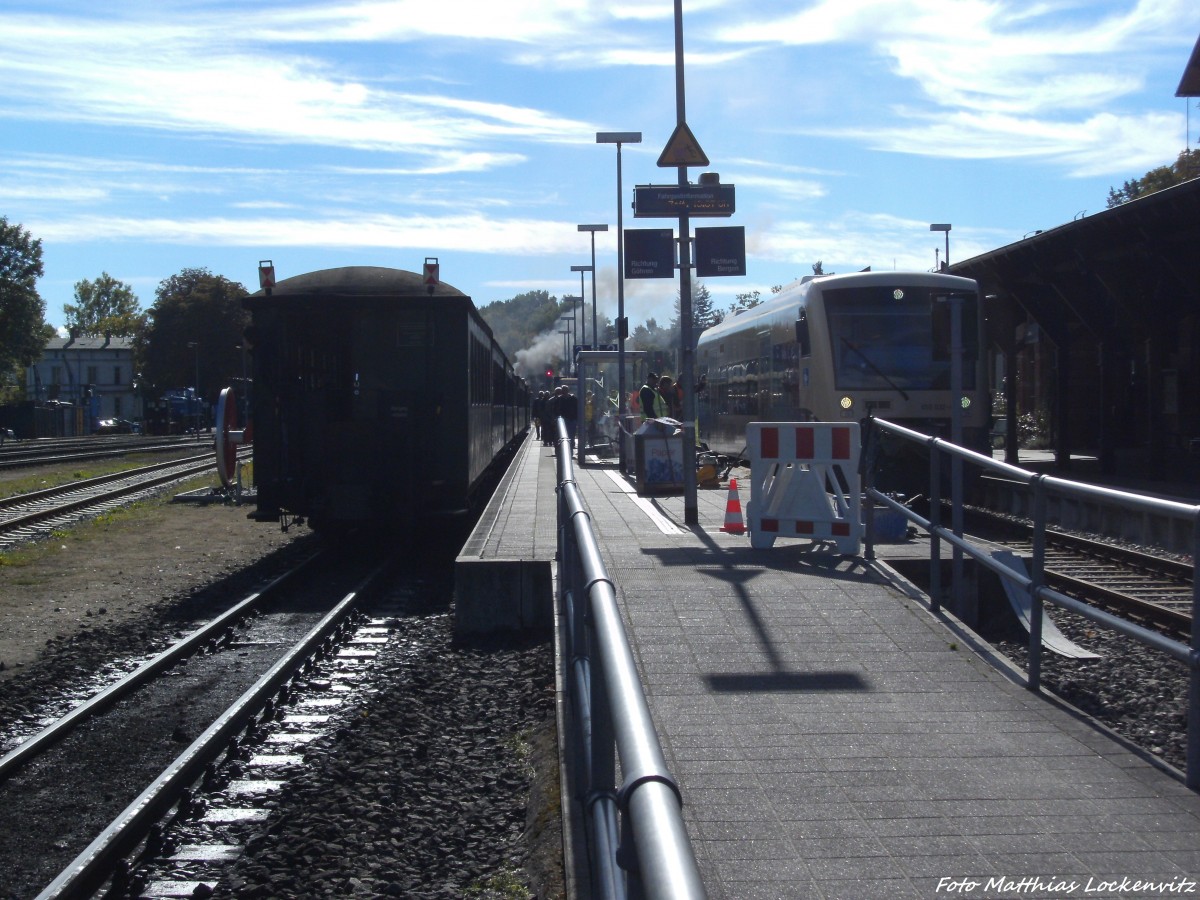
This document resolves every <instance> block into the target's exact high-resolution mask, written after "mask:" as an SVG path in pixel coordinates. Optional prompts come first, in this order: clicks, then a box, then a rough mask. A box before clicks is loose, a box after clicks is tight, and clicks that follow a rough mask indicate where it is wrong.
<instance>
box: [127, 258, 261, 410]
mask: <svg viewBox="0 0 1200 900" xmlns="http://www.w3.org/2000/svg"><path fill="white" fill-rule="evenodd" d="M154 296H155V300H154V305H153V306H151V307H150V309H149V310H147V312H146V319H145V321H146V324H145V327H144V328H143V329H142V330H141V331H140V333H139V334H138V335H137V336H136V337H135V338H134V348H135V354H136V357H137V360H138V364H139V365H140V366H141V373H142V378H143V380H144V381H146V382H148V383H149V384H151V385H153V389H154V390H155V391H156V392H161V391H164V390H167V389H169V388H180V387H188V386H195V387H196V389H197V391H198V392H199V394H200V396H201V398H203V399H204V400H206V401H208V402H209V403H213V402H215V401H216V399H217V397H218V395H219V394H220V391H221V388H223V387H226V386H228V385H229V383H230V381H231V380H232V379H233V378H235V377H239V376H240V375H241V373H242V361H243V357H242V349H241V345H242V340H243V337H242V332H243V330H244V329H245V327H246V326H247V325H248V324H249V323H250V317H249V314H248V313H247V311H246V310H245V309H244V308H243V307H242V298H244V297H246V296H247V291H246V289H245V288H244V287H243V286H242V285H241V284H239V283H238V282H236V281H230V280H229V279H228V278H225V277H223V276H221V275H213V274H212V273H211V272H209V271H208V269H184V270H183V271H181V272H180V273H179V274H178V275H172V276H171V277H170V278H166V279H163V280H162V281H161V282H159V285H158V288H157V289H156V290H155V292H154ZM197 374H198V376H199V377H197ZM197 381H199V383H198V384H197V383H196V382H197Z"/></svg>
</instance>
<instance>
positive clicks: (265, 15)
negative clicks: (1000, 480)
mask: <svg viewBox="0 0 1200 900" xmlns="http://www.w3.org/2000/svg"><path fill="white" fill-rule="evenodd" d="M683 7H684V44H685V50H686V67H685V71H686V97H687V122H688V125H689V126H690V128H691V130H692V132H693V133H694V135H695V136H696V138H697V140H698V142H699V143H700V145H701V146H702V147H703V149H704V151H705V152H706V154H707V155H708V157H709V160H710V162H711V165H710V166H709V167H708V168H709V169H710V170H712V171H716V172H719V173H720V177H721V180H722V181H723V182H725V183H727V184H728V183H732V184H734V185H735V187H736V192H737V213H736V215H735V216H734V217H732V218H731V219H729V220H721V221H713V220H709V221H707V222H699V223H698V224H701V225H704V224H721V225H744V226H745V228H746V240H747V257H748V258H747V265H748V274H747V276H746V277H744V278H740V277H739V278H712V279H708V280H706V281H705V284H706V285H707V286H708V288H709V290H710V291H711V292H712V294H713V296H714V299H715V301H716V303H717V304H718V305H719V306H722V307H724V306H727V305H729V304H730V303H732V302H733V298H734V295H735V294H737V293H739V292H742V291H748V290H754V289H758V290H761V291H763V292H764V293H766V292H767V291H769V289H770V286H771V285H773V284H780V283H787V282H789V281H791V280H792V279H794V278H798V277H800V276H802V275H805V274H809V273H810V272H811V271H812V264H813V263H814V262H816V261H817V260H821V261H822V262H823V264H824V268H825V270H826V271H850V270H855V269H860V268H862V267H864V266H868V265H870V266H873V267H875V268H877V269H880V268H886V269H890V268H898V269H929V268H931V267H932V266H933V265H934V258H935V254H934V251H935V248H941V247H942V246H943V236H942V235H940V234H933V233H930V231H929V224H930V223H932V222H949V223H951V224H952V226H953V230H952V231H951V233H950V253H951V257H952V260H958V259H963V258H966V257H969V256H972V255H975V254H978V253H981V252H985V251H987V250H990V249H993V248H995V247H998V246H1002V245H1005V244H1008V243H1011V242H1014V241H1018V240H1020V239H1021V238H1022V237H1023V236H1024V235H1025V234H1027V233H1029V232H1031V231H1034V230H1036V229H1044V228H1050V227H1053V226H1056V225H1060V224H1062V223H1064V222H1068V221H1070V220H1072V219H1073V218H1075V217H1077V216H1078V215H1080V214H1085V213H1087V214H1090V213H1095V212H1098V211H1100V210H1102V209H1103V208H1104V205H1105V200H1106V198H1107V194H1108V189H1109V188H1110V187H1112V186H1119V185H1120V184H1121V183H1122V182H1123V181H1125V180H1126V179H1129V178H1135V177H1138V176H1140V175H1142V174H1143V173H1145V172H1146V171H1147V170H1148V169H1150V168H1153V167H1154V166H1158V165H1162V164H1165V163H1169V162H1171V161H1173V160H1174V159H1175V157H1176V156H1177V155H1178V154H1179V152H1180V151H1181V150H1183V149H1184V148H1185V147H1186V146H1196V144H1197V142H1198V141H1197V135H1198V132H1200V110H1197V109H1196V108H1193V109H1192V113H1191V117H1190V130H1191V134H1190V135H1189V134H1188V131H1189V117H1188V115H1187V107H1186V105H1185V101H1184V100H1181V99H1178V98H1176V97H1175V96H1174V93H1175V89H1176V87H1177V85H1178V83H1179V79H1180V76H1181V75H1182V72H1183V68H1184V65H1185V64H1186V62H1187V59H1188V56H1189V54H1190V52H1191V49H1192V47H1193V45H1194V44H1195V42H1196V38H1197V35H1198V34H1200V4H1197V3H1196V2H1195V0H1142V2H1137V0H1079V2H1060V0H1041V2H1025V0H990V2H985V0H817V2H799V0H792V2H783V0H755V2H753V3H749V2H745V0H742V2H734V0H694V2H685V3H684V5H683ZM673 13H674V10H673V5H672V3H671V2H670V0H604V2H599V0H503V2H494V0H486V2H484V0H394V2H382V0H380V2H374V0H355V2H339V0H326V2H321V3H307V2H304V0H288V2H271V0H259V2H250V3H245V2H238V3H233V2H224V0H116V2H113V3H107V4H98V3H94V2H93V0H4V3H3V4H2V5H0V215H5V216H7V217H8V219H9V221H10V222H14V223H19V224H21V225H23V226H24V227H25V228H26V229H28V230H29V231H30V232H31V233H32V234H33V235H34V236H35V237H39V238H41V239H42V241H43V250H44V260H45V269H46V273H45V277H44V278H43V279H42V280H41V281H40V282H39V285H38V287H39V291H40V293H41V295H42V297H43V298H44V299H45V301H46V304H47V315H48V318H49V320H50V321H51V323H52V324H56V325H59V324H61V322H62V317H63V316H62V307H63V305H64V304H65V303H70V302H72V300H73V287H74V284H75V283H76V282H77V281H79V280H80V279H84V278H95V277H97V276H98V275H100V273H101V272H108V273H109V274H110V275H112V276H113V277H115V278H118V279H121V280H123V281H126V282H128V283H129V284H131V285H132V286H133V288H134V290H135V292H136V293H137V295H138V297H139V299H140V301H141V304H142V306H143V308H145V307H148V306H149V305H150V304H151V303H152V302H153V299H154V289H155V287H156V286H157V285H158V283H159V282H160V281H161V280H162V279H164V278H166V277H169V276H170V275H172V274H174V273H176V272H178V271H179V270H181V269H183V268H186V267H205V268H208V269H210V270H212V271H213V272H215V273H217V274H220V275H224V276H226V277H228V278H231V279H234V280H237V281H241V282H242V283H243V284H245V285H246V286H247V287H248V288H250V289H251V290H254V289H256V288H257V264H258V261H259V260H260V259H271V260H273V261H274V264H275V267H276V272H277V276H278V277H279V278H281V279H282V278H285V277H288V276H290V275H295V274H300V273H303V272H308V271H312V270H314V269H322V268H327V267H333V266H342V265H359V264H365V265H384V266H395V267H398V268H405V269H413V270H417V271H419V270H420V267H421V264H422V262H423V261H424V259H425V258H426V257H437V258H438V259H439V261H440V264H441V273H442V279H443V280H444V281H446V282H448V283H450V284H452V285H454V286H455V287H457V288H459V289H460V290H462V291H464V292H466V293H468V294H470V295H471V296H472V297H473V298H474V300H475V302H476V304H477V305H480V306H482V305H484V304H486V303H489V302H491V301H493V300H502V299H507V298H509V297H512V296H514V295H515V294H517V293H520V292H522V291H526V290H532V289H546V290H549V291H550V292H551V293H553V294H555V295H562V294H568V293H574V294H577V293H578V292H579V276H578V274H575V273H572V272H571V271H570V267H571V266H572V265H579V264H587V263H589V262H590V253H591V249H590V243H589V237H588V235H587V234H581V233H579V232H578V230H577V227H576V226H577V225H578V224H580V223H601V222H603V223H608V224H609V226H610V229H611V230H610V231H609V232H608V233H607V234H598V235H597V244H596V253H597V269H598V270H599V271H598V281H597V287H598V297H599V305H600V308H601V310H603V311H606V312H609V314H610V315H615V308H616V299H615V294H616V291H615V276H616V234H615V232H616V205H617V196H616V152H615V149H614V148H613V147H611V146H598V145H597V144H596V143H595V134H596V132H597V131H641V132H642V133H643V136H644V143H643V144H641V145H640V146H632V145H627V146H626V147H625V148H624V154H623V157H624V184H625V188H626V197H625V198H624V199H625V202H626V203H628V202H629V201H630V199H631V196H630V195H631V192H632V187H633V185H635V184H646V183H651V182H654V183H660V184H661V183H673V182H674V181H675V179H676V170H674V169H660V168H658V167H657V166H656V165H655V163H656V160H657V158H658V156H659V154H660V153H661V151H662V150H663V147H664V146H665V145H666V142H667V140H668V138H669V137H670V135H671V132H672V131H673V130H674V127H675V123H676V94H675V56H674V16H673ZM1194 102H1195V101H1193V103H1194ZM699 172H700V170H699V169H694V170H692V177H693V178H694V177H695V176H697V175H698V174H699ZM672 224H673V222H672V220H648V219H636V220H635V219H634V218H632V216H631V215H630V213H629V208H628V206H626V214H625V225H626V227H627V228H629V227H659V228H662V227H669V226H671V225H672ZM694 224H695V223H694ZM677 290H678V282H677V281H675V280H671V281H667V280H643V281H636V282H628V283H627V289H626V306H627V313H628V314H629V315H630V317H631V318H632V319H633V321H634V323H635V324H636V323H638V322H640V321H643V320H644V319H645V318H647V317H650V316H655V317H657V318H658V320H659V321H660V323H663V322H665V321H667V320H668V319H670V318H671V315H672V303H673V300H674V297H675V295H676V292H677ZM586 291H587V293H588V294H589V295H590V291H591V287H590V283H589V284H588V286H587V288H586Z"/></svg>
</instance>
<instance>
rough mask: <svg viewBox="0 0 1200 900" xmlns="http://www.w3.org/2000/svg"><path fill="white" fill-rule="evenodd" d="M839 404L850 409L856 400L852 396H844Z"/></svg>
mask: <svg viewBox="0 0 1200 900" xmlns="http://www.w3.org/2000/svg"><path fill="white" fill-rule="evenodd" d="M838 404H839V405H840V406H841V407H842V409H849V408H850V407H852V406H853V405H854V400H853V399H851V398H850V397H843V398H842V399H841V400H839V401H838Z"/></svg>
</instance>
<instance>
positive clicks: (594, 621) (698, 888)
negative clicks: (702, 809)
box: [554, 419, 707, 900]
mask: <svg viewBox="0 0 1200 900" xmlns="http://www.w3.org/2000/svg"><path fill="white" fill-rule="evenodd" d="M554 433H556V434H557V435H558V438H557V440H556V441H555V456H556V460H557V495H558V566H559V568H558V597H557V600H558V603H559V609H560V610H562V612H563V615H564V617H565V623H566V627H565V629H564V631H565V639H566V647H565V653H564V659H565V660H566V661H567V663H568V665H569V671H568V673H567V677H566V678H565V682H566V684H565V688H566V692H567V694H568V695H569V697H570V701H571V709H572V713H573V719H574V722H575V726H576V727H575V730H574V733H573V734H572V735H570V736H569V737H568V739H567V741H566V744H567V747H568V751H569V752H570V753H571V754H572V758H573V765H571V767H570V769H571V771H572V772H573V773H574V778H573V781H574V784H573V785H572V789H573V791H574V794H575V800H576V801H577V802H579V803H580V804H581V806H582V808H583V811H584V827H585V830H586V833H587V845H588V856H589V862H590V870H591V893H590V896H592V897H594V898H597V900H625V898H632V900H643V898H645V900H667V898H672V900H702V898H705V897H707V893H706V891H705V888H704V883H703V881H702V880H701V878H700V871H699V868H698V867H697V865H696V858H695V853H694V851H693V849H692V844H691V840H690V838H689V837H688V833H687V829H686V827H685V826H684V823H683V811H682V805H683V801H682V795H681V794H680V790H679V786H678V784H676V782H675V779H674V778H673V777H672V776H671V774H670V772H669V771H668V770H667V766H666V762H665V760H664V758H663V753H662V745H661V743H660V741H659V738H658V734H657V732H656V731H655V727H654V723H653V721H652V719H651V717H650V708H649V705H648V704H647V702H646V696H645V693H644V692H643V690H642V684H641V679H640V677H639V675H638V671H637V666H636V664H635V663H634V659H633V651H632V650H631V648H630V646H629V640H628V637H627V636H626V633H625V626H624V624H623V622H622V620H621V613H620V610H619V609H618V606H617V596H616V591H615V589H614V583H613V581H612V579H611V578H610V577H609V575H608V572H607V570H606V568H605V565H604V561H603V559H602V558H601V555H600V548H599V544H598V543H597V541H596V536H595V533H594V532H593V530H592V524H591V516H590V515H589V514H588V512H587V510H586V509H585V507H584V503H583V497H582V494H581V492H580V489H579V484H578V483H577V482H576V480H575V471H574V467H573V464H572V460H571V449H572V448H571V442H570V440H569V439H568V438H567V437H566V428H565V423H564V422H563V420H562V419H558V420H557V421H556V422H555V423H554ZM618 766H619V777H620V783H619V784H618Z"/></svg>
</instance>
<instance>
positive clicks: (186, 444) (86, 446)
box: [0, 437, 212, 470]
mask: <svg viewBox="0 0 1200 900" xmlns="http://www.w3.org/2000/svg"><path fill="white" fill-rule="evenodd" d="M211 443H212V441H211V437H210V438H209V439H207V440H206V441H205V442H204V443H201V442H199V441H197V439H196V438H195V437H186V438H153V439H149V440H148V439H146V438H141V437H138V438H120V437H114V438H103V437H101V438H87V439H83V440H71V439H64V440H38V441H27V442H21V443H13V442H7V443H5V444H4V445H3V446H0V470H2V469H19V468H33V467H35V466H51V465H58V464H61V463H75V462H81V461H83V460H89V459H110V458H113V457H119V456H130V455H133V454H137V453H178V452H180V451H181V450H185V451H186V450H187V449H188V448H190V447H201V446H207V445H208V444H211Z"/></svg>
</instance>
